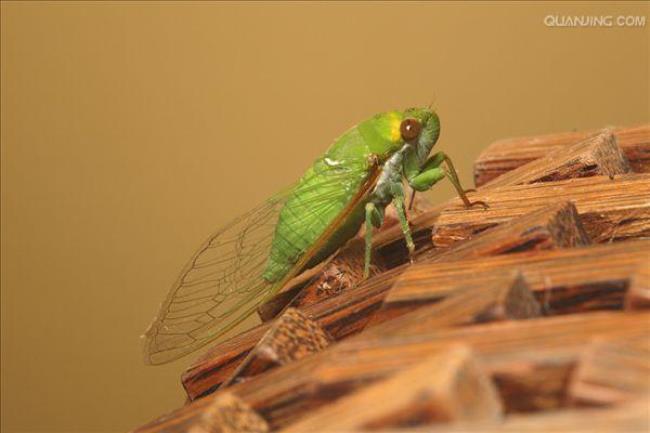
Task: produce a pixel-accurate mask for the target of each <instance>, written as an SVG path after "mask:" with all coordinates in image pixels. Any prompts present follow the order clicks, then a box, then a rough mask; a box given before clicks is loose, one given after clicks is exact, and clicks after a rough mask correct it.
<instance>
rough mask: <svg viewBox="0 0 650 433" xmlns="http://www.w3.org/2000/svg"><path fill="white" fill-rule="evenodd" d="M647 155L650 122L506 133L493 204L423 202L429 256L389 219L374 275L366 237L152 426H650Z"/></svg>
mask: <svg viewBox="0 0 650 433" xmlns="http://www.w3.org/2000/svg"><path fill="white" fill-rule="evenodd" d="M524 163H527V164H526V165H523V164H524ZM630 168H631V169H632V171H650V126H643V127H638V128H623V129H614V130H613V131H610V130H604V131H587V132H580V133H569V134H556V135H554V136H548V137H541V138H540V137H536V138H528V139H513V140H509V141H502V142H500V143H495V144H493V145H491V146H490V147H489V148H488V149H487V150H486V151H485V152H484V153H483V154H482V155H481V157H480V158H479V160H478V161H477V162H476V169H477V176H478V178H479V180H480V182H482V183H485V182H487V180H489V179H494V180H492V181H491V182H489V183H488V184H486V185H484V186H482V187H481V188H479V191H477V192H475V193H470V197H471V200H473V201H475V200H482V201H486V202H487V203H488V204H489V205H490V207H489V209H486V210H483V209H478V208H474V209H465V208H464V207H463V206H462V205H461V203H460V201H459V200H458V199H453V200H450V201H448V202H446V203H444V204H442V205H441V206H438V207H436V208H434V209H430V210H427V211H424V212H423V213H422V214H420V215H418V216H416V217H414V218H411V226H412V231H413V234H414V238H415V240H416V246H417V249H416V255H415V256H414V261H415V263H414V264H410V263H408V257H407V255H406V250H405V247H404V244H403V237H402V234H401V230H400V228H399V227H397V226H394V227H388V228H387V229H385V230H383V231H381V232H379V233H378V234H377V236H376V237H375V240H374V241H373V246H374V252H373V254H374V257H375V262H374V263H375V267H374V268H373V276H372V277H371V278H370V279H368V280H367V281H361V270H362V264H363V261H362V252H363V240H362V239H355V240H353V241H351V242H350V243H349V244H348V245H347V246H346V247H345V248H343V249H342V250H341V251H340V252H339V253H338V254H337V255H336V256H334V257H333V258H332V259H331V260H330V261H328V262H327V263H325V264H323V265H321V266H319V267H318V268H316V269H314V270H311V271H309V272H307V273H305V274H304V275H302V276H300V277H298V278H296V279H295V280H293V281H292V282H290V284H288V285H287V287H285V290H284V291H283V292H282V293H280V294H279V295H278V296H277V297H276V298H275V299H273V300H272V301H271V302H270V303H268V304H266V305H264V306H262V308H260V316H261V317H262V318H263V319H264V320H265V322H264V323H263V324H262V325H259V326H258V327H256V328H254V329H251V330H249V331H247V332H245V333H243V334H240V335H238V336H236V337H234V338H232V339H230V340H228V341H225V342H222V343H219V344H217V345H215V346H214V347H213V348H212V349H211V350H209V351H208V352H207V353H206V354H205V355H204V356H202V357H201V358H199V359H198V360H197V361H196V362H195V363H194V364H193V365H192V366H191V367H190V368H189V369H188V370H187V371H186V372H185V374H184V375H183V384H184V386H185V388H186V391H187V393H188V396H189V398H190V400H194V401H190V402H188V404H187V405H186V406H184V407H182V408H179V409H178V410H176V411H174V412H172V413H170V414H168V415H166V416H163V417H161V418H159V419H157V420H154V421H152V422H151V423H149V424H147V425H146V426H143V427H141V428H140V429H138V430H137V431H138V432H147V433H153V432H163V431H164V432H181V431H191V432H195V433H196V432H235V431H241V432H258V431H259V432H263V431H276V430H281V429H284V431H287V432H293V431H336V432H345V431H348V432H356V431H358V432H360V431H368V430H373V431H374V430H381V431H386V432H388V431H394V432H397V431H401V432H404V433H406V432H413V433H415V432H421V431H432V432H433V431H467V432H473V431H567V432H578V431H585V432H586V431H589V432H592V431H604V432H605V431H609V432H624V431H633V430H631V429H641V430H639V431H646V430H648V426H650V418H649V415H648V411H647V404H648V402H649V400H648V395H650V394H649V393H650V383H649V382H648V377H649V373H650V364H649V361H648V359H650V356H649V355H650V337H648V335H650V333H649V332H648V331H650V311H649V308H650V239H649V238H650V173H648V174H642V173H641V174H638V173H636V174H634V173H629V172H630ZM496 176H499V177H497V178H495V177H496ZM200 397H201V398H200ZM585 407H589V408H591V409H585ZM595 408H597V409H595ZM423 426H426V427H423ZM436 426H440V427H436ZM423 428H425V429H426V430H422V429H423ZM439 428H441V429H443V430H439ZM643 428H645V430H643Z"/></svg>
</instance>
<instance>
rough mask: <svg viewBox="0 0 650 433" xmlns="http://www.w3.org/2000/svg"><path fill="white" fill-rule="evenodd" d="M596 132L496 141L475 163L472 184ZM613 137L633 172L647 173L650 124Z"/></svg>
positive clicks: (620, 130) (622, 130)
mask: <svg viewBox="0 0 650 433" xmlns="http://www.w3.org/2000/svg"><path fill="white" fill-rule="evenodd" d="M597 132H598V131H580V132H566V133H559V134H549V135H541V136H532V137H519V138H508V139H505V140H499V141H496V142H494V143H492V144H491V145H489V146H488V147H487V148H486V149H485V150H484V151H483V152H482V153H481V154H480V155H479V157H478V158H477V160H476V161H475V162H474V182H475V184H476V186H479V187H480V186H483V185H485V184H486V183H488V182H490V181H491V180H493V179H495V178H497V177H498V176H501V175H503V174H504V173H506V172H509V171H511V170H514V169H516V168H518V167H520V166H522V165H525V164H528V163H530V162H532V161H534V160H536V159H539V158H542V157H545V156H546V155H548V154H549V153H552V152H555V151H560V152H562V151H563V150H566V149H567V148H568V147H570V146H572V145H575V144H576V143H579V142H581V141H583V140H585V139H588V138H589V137H591V136H593V135H594V134H595V133H597ZM613 135H614V137H615V139H616V142H617V144H618V146H619V147H620V149H621V150H622V152H623V154H624V155H625V157H626V159H627V160H628V161H629V164H630V167H631V169H632V171H634V172H638V173H642V172H650V125H642V126H636V127H632V128H616V129H614V130H613Z"/></svg>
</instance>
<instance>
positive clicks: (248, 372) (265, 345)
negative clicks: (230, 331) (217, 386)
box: [221, 308, 331, 388]
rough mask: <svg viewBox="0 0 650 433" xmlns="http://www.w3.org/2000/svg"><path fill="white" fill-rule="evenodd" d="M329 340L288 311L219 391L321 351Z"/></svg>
mask: <svg viewBox="0 0 650 433" xmlns="http://www.w3.org/2000/svg"><path fill="white" fill-rule="evenodd" d="M330 341H331V338H330V337H329V336H328V335H327V332H325V331H324V330H323V329H321V327H320V326H319V325H318V324H317V323H316V322H314V321H313V320H311V319H309V317H307V316H306V315H305V314H303V313H301V312H300V311H299V310H297V309H295V308H288V309H287V310H286V311H285V312H284V313H283V314H282V316H280V317H279V318H278V319H276V321H275V322H274V323H273V325H272V326H271V328H270V329H269V330H268V331H267V332H266V334H264V336H263V337H262V339H261V340H260V341H259V343H257V345H256V346H255V347H254V348H253V350H251V352H250V353H249V354H248V355H247V356H246V358H245V359H244V360H243V361H242V362H241V364H239V366H238V367H237V369H236V370H235V371H234V372H233V374H232V375H231V376H230V377H229V378H228V379H227V380H226V381H225V382H224V383H223V384H222V385H221V388H224V387H226V386H229V385H232V384H234V383H238V382H241V381H244V380H246V379H248V378H250V377H252V376H255V375H258V374H260V373H263V372H264V371H266V370H268V369H270V368H272V367H274V366H278V365H284V364H287V363H289V362H292V361H297V360H299V359H302V358H304V357H306V356H308V355H310V354H312V353H316V352H320V351H321V350H323V349H325V348H326V347H327V346H328V345H329V344H330Z"/></svg>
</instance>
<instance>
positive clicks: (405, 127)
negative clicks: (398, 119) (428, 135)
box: [399, 118, 422, 141]
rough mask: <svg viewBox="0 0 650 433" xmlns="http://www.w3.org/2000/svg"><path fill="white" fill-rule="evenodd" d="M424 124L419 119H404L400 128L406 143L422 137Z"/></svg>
mask: <svg viewBox="0 0 650 433" xmlns="http://www.w3.org/2000/svg"><path fill="white" fill-rule="evenodd" d="M421 130H422V124H421V123H420V122H419V121H418V120H417V119H412V118H411V119H404V120H403V121H402V124H401V125H400V127H399V131H400V133H401V134H402V139H403V140H404V141H411V140H414V139H416V138H417V137H418V136H419V135H420V131H421Z"/></svg>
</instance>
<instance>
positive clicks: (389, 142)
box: [263, 111, 403, 282]
mask: <svg viewBox="0 0 650 433" xmlns="http://www.w3.org/2000/svg"><path fill="white" fill-rule="evenodd" d="M402 118H403V114H402V113H401V112H397V111H393V112H388V113H383V114H380V115H377V116H374V117H372V118H371V119H368V120H366V121H364V122H362V123H360V124H358V125H357V126H355V127H353V128H352V129H350V130H348V131H347V132H346V133H345V134H343V135H342V136H341V137H339V138H338V139H337V140H336V141H335V142H334V144H333V145H332V146H331V147H330V148H329V149H328V151H327V152H326V153H325V154H324V155H323V156H322V157H320V158H318V159H317V160H316V161H315V162H314V164H313V165H312V166H311V167H310V168H309V169H308V170H307V172H306V173H305V175H304V176H303V177H302V178H301V179H300V181H299V183H298V184H297V185H296V187H295V188H294V190H293V192H292V194H291V196H290V197H289V198H288V200H287V202H286V203H285V205H284V207H283V209H282V211H281V212H280V216H279V219H278V222H277V226H276V229H275V235H274V238H273V242H272V246H271V251H270V255H269V259H268V262H267V265H266V269H265V271H264V274H263V277H264V279H265V280H266V281H269V282H276V281H279V280H281V279H282V278H283V277H284V276H285V275H287V273H288V272H289V271H290V270H291V269H292V267H293V266H294V264H295V263H296V262H297V261H298V260H300V258H301V257H302V255H303V254H304V253H305V252H306V251H307V250H308V249H309V248H310V247H311V246H312V245H314V243H315V242H316V241H317V240H318V239H319V237H321V235H322V234H323V233H324V231H325V230H326V229H327V228H328V227H329V226H330V225H331V224H332V223H333V222H334V220H335V219H336V218H337V217H338V216H339V215H340V213H341V212H342V211H343V210H344V209H345V208H346V207H347V206H349V205H350V204H351V201H352V200H353V199H354V198H355V196H356V195H357V193H358V191H359V188H360V187H361V186H362V185H363V183H364V182H365V181H366V179H367V178H368V176H369V174H370V172H371V168H372V167H373V163H372V159H373V158H376V159H378V160H379V162H380V163H381V162H383V161H385V160H386V159H387V158H389V157H390V156H391V155H392V154H393V153H395V152H396V151H398V150H399V149H400V147H401V146H402V144H403V143H402V141H401V138H400V132H399V126H400V123H401V121H402ZM366 202H367V197H366V199H364V200H360V201H359V202H358V203H354V204H353V206H354V207H353V208H352V209H351V212H350V213H349V215H348V216H347V218H346V219H345V221H343V222H342V223H341V224H340V225H339V227H337V228H336V230H335V232H334V234H333V235H332V236H330V237H329V238H328V240H327V241H326V242H325V243H324V244H323V245H322V246H320V247H319V250H318V252H317V253H316V254H315V256H314V257H312V258H311V260H310V261H309V263H307V265H306V267H311V266H313V265H315V264H317V263H319V262H321V261H322V260H324V259H325V258H327V257H328V256H329V255H330V254H332V253H334V252H335V251H336V250H337V249H338V248H339V247H340V246H341V245H343V244H344V243H345V242H346V241H347V240H348V239H350V238H351V237H353V236H354V235H355V234H356V233H357V232H358V230H359V227H360V226H361V224H362V223H363V219H364V206H365V204H366Z"/></svg>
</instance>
